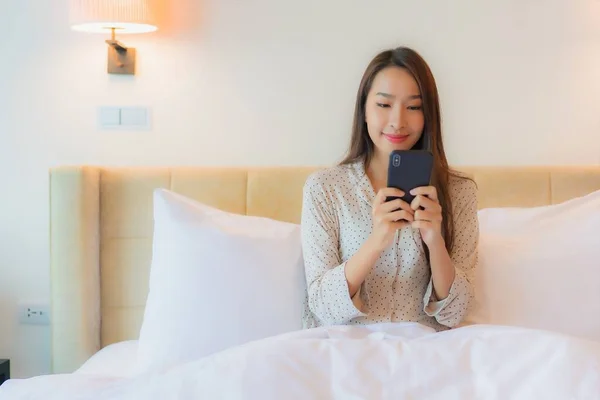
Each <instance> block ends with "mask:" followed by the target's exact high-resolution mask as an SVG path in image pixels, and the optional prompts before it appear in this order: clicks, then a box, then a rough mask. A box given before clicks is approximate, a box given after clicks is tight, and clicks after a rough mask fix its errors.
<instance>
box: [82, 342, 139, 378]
mask: <svg viewBox="0 0 600 400" xmlns="http://www.w3.org/2000/svg"><path fill="white" fill-rule="evenodd" d="M137 350H138V341H137V340H127V341H123V342H119V343H113V344H111V345H108V346H106V347H105V348H103V349H102V350H100V351H99V352H97V353H96V354H94V355H93V356H92V357H90V359H89V360H87V361H86V362H85V363H84V364H83V365H82V366H81V367H80V368H78V369H77V370H76V371H75V372H74V373H75V374H85V375H100V376H111V377H118V378H128V377H132V376H134V375H135V374H136V362H137Z"/></svg>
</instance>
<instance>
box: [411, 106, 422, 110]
mask: <svg viewBox="0 0 600 400" xmlns="http://www.w3.org/2000/svg"><path fill="white" fill-rule="evenodd" d="M408 109H409V110H420V109H421V106H410V107H408Z"/></svg>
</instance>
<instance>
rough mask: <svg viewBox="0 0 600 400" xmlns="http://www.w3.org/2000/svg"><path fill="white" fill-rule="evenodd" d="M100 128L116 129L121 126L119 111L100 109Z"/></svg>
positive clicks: (116, 109) (117, 108)
mask: <svg viewBox="0 0 600 400" xmlns="http://www.w3.org/2000/svg"><path fill="white" fill-rule="evenodd" d="M99 119H100V126H102V127H107V128H111V127H117V126H119V125H120V124H121V109H120V108H119V107H100V111H99Z"/></svg>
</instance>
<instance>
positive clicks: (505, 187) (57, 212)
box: [0, 166, 600, 399]
mask: <svg viewBox="0 0 600 400" xmlns="http://www.w3.org/2000/svg"><path fill="white" fill-rule="evenodd" d="M320 168H322V167H316V166H309V167H248V168H244V167H230V168H227V167H131V168H129V167H95V166H59V167H55V168H52V169H51V170H50V171H49V180H50V193H49V208H50V268H51V288H52V290H51V296H52V298H51V318H52V325H51V334H52V338H51V354H52V374H51V375H47V376H38V377H33V378H29V379H13V380H10V381H8V382H6V383H5V384H4V385H2V386H1V387H0V399H4V398H7V399H19V398H40V399H42V398H43V399H54V398H56V399H70V398H77V399H100V398H102V399H106V398H111V399H121V398H123V399H124V398H133V399H137V398H144V399H154V398H156V399H169V398H177V399H184V398H211V399H217V398H227V399H233V398H236V399H241V398H250V399H255V398H256V399H271V398H273V399H275V398H277V399H279V398H286V399H292V398H302V399H307V398H312V399H317V398H343V399H351V398H361V399H364V398H369V399H387V398H394V399H399V398H428V399H437V398H443V399H454V398H456V399H480V398H485V399H488V398H489V399H493V398H494V399H495V398H502V399H517V398H519V399H531V398H545V399H600V290H598V287H599V286H600V250H599V249H600V233H598V229H597V228H598V227H599V226H600V166H589V167H583V166H576V167H570V166H565V167H559V166H552V167H462V168H459V170H461V171H462V172H465V173H467V174H468V175H470V176H471V177H473V179H474V180H475V182H476V183H477V185H478V190H479V191H478V208H479V210H480V236H481V237H480V264H481V265H480V268H479V270H478V271H477V275H476V276H473V277H472V278H473V280H474V282H475V286H476V295H477V302H476V307H475V308H474V310H473V311H472V312H471V313H470V314H469V316H468V318H467V319H466V320H465V321H464V323H463V324H462V325H461V326H459V327H456V328H454V329H451V330H448V331H445V332H440V333H435V332H432V331H431V330H428V329H426V328H425V327H423V326H419V325H416V324H411V323H396V324H377V325H373V326H335V327H327V328H316V329H313V330H301V329H299V327H298V326H297V318H296V317H297V315H298V313H299V312H300V311H301V310H300V309H299V305H298V303H299V301H298V300H299V299H300V295H301V294H302V290H303V287H302V275H301V265H302V264H301V257H299V253H300V252H299V246H298V244H299V226H298V224H299V221H300V212H301V207H302V194H303V185H304V182H305V180H306V178H307V177H308V176H309V174H311V173H313V172H315V171H316V170H318V169H320ZM194 241H196V244H198V243H202V244H201V245H200V247H195V244H193V243H191V242H194ZM209 260H210V261H209ZM216 264H218V265H219V267H220V268H215V265H216ZM283 264H285V266H283ZM236 268H237V270H235V269H236ZM253 268H254V270H253ZM239 271H243V272H241V273H240V272H239ZM238 273H240V275H238ZM228 274H229V275H228Z"/></svg>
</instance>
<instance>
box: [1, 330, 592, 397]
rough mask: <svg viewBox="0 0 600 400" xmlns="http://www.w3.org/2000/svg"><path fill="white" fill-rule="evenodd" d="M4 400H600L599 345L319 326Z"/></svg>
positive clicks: (19, 384)
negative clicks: (163, 366)
mask: <svg viewBox="0 0 600 400" xmlns="http://www.w3.org/2000/svg"><path fill="white" fill-rule="evenodd" d="M0 399H15V400H16V399H46V400H51V399H60V400H69V399H94V400H96V399H98V400H99V399H102V400H105V399H146V400H150V399H161V400H166V399H257V400H267V399H285V400H288V399H290V400H291V399H302V400H307V399H311V400H313V399H345V400H351V399H432V400H433V399H444V400H450V399H461V400H468V399H502V400H509V399H526V400H536V399H545V400H548V399H560V400H567V399H600V343H598V342H592V341H584V340H579V339H576V338H573V337H568V336H564V335H558V334H552V333H550V332H545V331H536V330H527V329H520V328H509V327H499V326H485V325H479V326H469V327H464V328H460V329H455V330H450V331H447V332H442V333H435V332H433V331H432V330H430V329H428V328H425V327H423V326H420V325H417V324H411V323H398V324H381V325H371V326H360V327H359V326H339V327H332V328H316V329H312V330H306V331H299V332H293V333H290V334H286V335H282V336H277V337H273V338H268V339H263V340H260V341H256V342H252V343H248V344H246V345H243V346H238V347H235V348H231V349H228V350H225V351H222V352H220V353H218V354H214V355H212V356H210V357H206V358H203V359H199V360H195V361H192V362H188V363H185V364H182V365H178V366H176V367H174V368H172V369H170V370H167V371H163V372H160V373H154V374H147V375H138V376H134V377H131V378H114V377H112V378H111V377H103V376H94V375H86V374H78V373H75V374H68V375H49V376H41V377H35V378H31V379H24V380H11V381H8V382H6V383H5V384H4V385H2V386H0Z"/></svg>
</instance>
